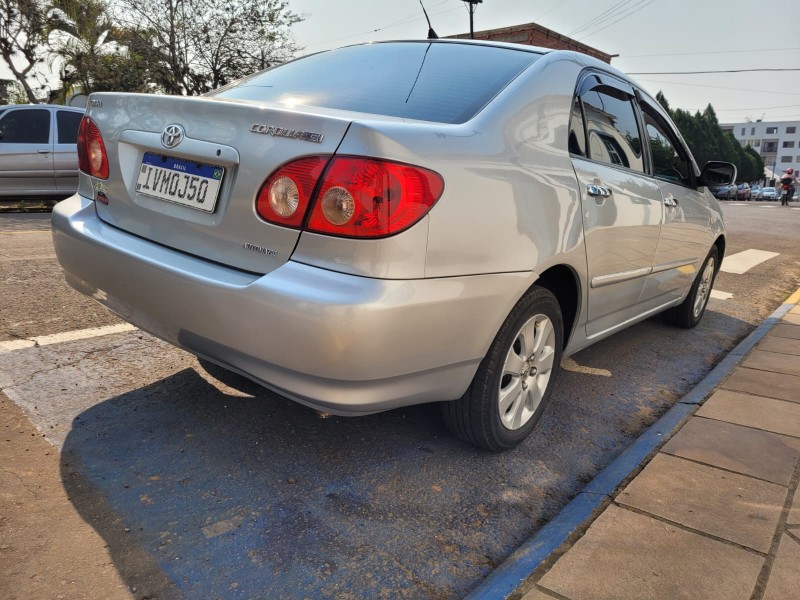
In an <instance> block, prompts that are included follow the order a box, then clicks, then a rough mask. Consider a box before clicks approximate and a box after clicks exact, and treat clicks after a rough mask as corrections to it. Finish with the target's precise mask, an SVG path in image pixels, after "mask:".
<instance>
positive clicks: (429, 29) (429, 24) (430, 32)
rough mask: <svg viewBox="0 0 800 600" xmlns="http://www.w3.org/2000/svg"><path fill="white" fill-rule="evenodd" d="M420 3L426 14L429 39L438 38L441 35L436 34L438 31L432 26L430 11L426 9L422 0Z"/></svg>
mask: <svg viewBox="0 0 800 600" xmlns="http://www.w3.org/2000/svg"><path fill="white" fill-rule="evenodd" d="M419 5H420V6H421V7H422V12H423V14H424V15H425V20H426V21H427V22H428V39H429V40H438V39H439V36H438V35H436V32H435V31H434V30H433V27H431V20H430V19H429V18H428V11H427V10H425V5H424V4H423V3H422V0H419Z"/></svg>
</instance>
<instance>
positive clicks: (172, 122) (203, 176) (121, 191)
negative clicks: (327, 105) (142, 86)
mask: <svg viewBox="0 0 800 600" xmlns="http://www.w3.org/2000/svg"><path fill="white" fill-rule="evenodd" d="M87 114H88V116H90V117H91V118H92V120H93V121H94V122H95V123H96V124H97V126H98V128H99V129H100V133H101V135H102V138H103V143H104V145H105V148H106V153H107V155H108V159H109V177H108V179H107V180H100V179H97V178H93V177H89V176H88V175H82V177H81V183H80V188H79V191H80V193H82V194H83V195H84V196H89V197H94V198H96V199H97V200H98V202H97V211H98V214H99V216H100V218H101V219H103V220H104V221H106V222H107V223H109V224H111V225H114V226H116V227H118V228H120V229H123V230H125V231H128V232H130V233H133V234H135V235H138V236H140V237H143V238H146V239H148V240H152V241H154V242H157V243H159V244H162V245H164V246H168V247H170V248H174V249H176V250H180V251H183V252H187V253H189V254H192V255H195V256H200V257H202V258H206V259H208V260H212V261H215V262H218V263H221V264H225V265H228V266H231V267H235V268H237V269H242V270H247V271H251V272H255V273H267V272H269V271H271V270H273V269H275V268H277V267H278V266H280V265H281V264H283V263H284V262H285V261H286V260H288V259H289V257H290V256H291V253H292V251H293V250H294V247H295V245H296V243H297V239H298V237H299V235H300V232H299V230H296V229H290V228H286V227H281V226H277V225H273V224H270V223H267V222H265V221H263V220H262V219H261V218H259V217H258V215H257V214H256V211H255V199H256V195H257V194H258V190H259V188H260V186H261V184H262V183H263V182H264V180H265V179H266V178H267V177H268V176H269V175H270V173H272V172H273V171H274V170H275V169H276V168H278V167H279V166H280V165H282V164H284V163H286V162H288V161H290V160H292V159H294V158H297V157H298V156H306V155H316V154H323V155H330V154H333V153H334V151H335V150H336V147H337V146H338V145H339V143H340V141H341V140H342V138H343V137H344V134H345V132H346V131H347V128H348V126H349V121H348V120H347V119H342V118H340V117H337V116H330V115H319V114H314V113H312V112H297V111H291V110H285V109H278V108H274V107H269V106H265V105H261V104H258V103H254V102H241V101H230V100H213V99H204V98H182V97H174V96H156V95H144V94H109V93H104V94H94V95H92V97H91V101H90V109H89V111H88V113H87Z"/></svg>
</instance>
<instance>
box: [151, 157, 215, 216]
mask: <svg viewBox="0 0 800 600" xmlns="http://www.w3.org/2000/svg"><path fill="white" fill-rule="evenodd" d="M224 174H225V169H223V168H222V167H218V166H214V165H207V164H205V163H199V162H195V161H191V160H185V159H182V158H173V157H171V156H164V155H162V154H156V153H155V152H145V155H144V157H143V158H142V166H141V168H140V169H139V177H138V178H137V179H136V191H137V192H139V193H140V194H144V195H145V196H152V197H153V198H159V199H160V200H167V201H168V202H175V203H177V204H182V205H183V206H188V207H189V208H196V209H198V210H203V211H206V212H212V211H213V210H214V207H215V206H216V204H217V196H219V188H220V185H222V176H223V175H224Z"/></svg>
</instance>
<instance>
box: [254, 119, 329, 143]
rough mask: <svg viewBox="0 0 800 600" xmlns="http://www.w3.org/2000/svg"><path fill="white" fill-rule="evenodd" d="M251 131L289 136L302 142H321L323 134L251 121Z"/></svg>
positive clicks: (276, 135)
mask: <svg viewBox="0 0 800 600" xmlns="http://www.w3.org/2000/svg"><path fill="white" fill-rule="evenodd" d="M250 131H252V132H253V133H263V134H264V135H272V136H275V137H285V138H291V139H293V140H300V141H303V142H316V143H317V144H321V143H322V138H324V137H325V136H324V135H322V134H321V133H314V132H313V131H301V130H299V129H286V128H285V127H275V126H274V125H262V124H261V123H253V125H252V126H251V127H250Z"/></svg>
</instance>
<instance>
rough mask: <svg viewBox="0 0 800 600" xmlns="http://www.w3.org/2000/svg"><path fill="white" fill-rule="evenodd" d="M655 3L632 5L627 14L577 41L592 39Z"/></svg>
mask: <svg viewBox="0 0 800 600" xmlns="http://www.w3.org/2000/svg"><path fill="white" fill-rule="evenodd" d="M655 1H656V0H644V4H642V2H639V3H637V4H634V5H633V6H631V7H630V8H631V10H629V11H628V12H627V13H625V14H623V15H621V16H620V17H619V18H618V19H617V20H615V21H612V22H611V23H609V24H608V25H606V26H605V27H601V28H600V29H595V30H594V31H591V32H589V33H587V34H586V35H584V36H583V37H581V38H580V40H578V41H580V42H582V41H583V40H586V39H588V38H590V37H592V36H593V35H596V34H598V33H600V32H601V31H603V30H605V29H608V28H609V27H611V26H612V25H616V24H617V23H619V22H620V21H622V20H623V19H627V18H628V17H630V16H631V15H634V14H636V13H637V12H639V11H640V10H642V9H643V8H646V7H648V6H650V5H651V4H652V3H653V2H655Z"/></svg>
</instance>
